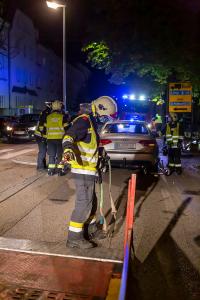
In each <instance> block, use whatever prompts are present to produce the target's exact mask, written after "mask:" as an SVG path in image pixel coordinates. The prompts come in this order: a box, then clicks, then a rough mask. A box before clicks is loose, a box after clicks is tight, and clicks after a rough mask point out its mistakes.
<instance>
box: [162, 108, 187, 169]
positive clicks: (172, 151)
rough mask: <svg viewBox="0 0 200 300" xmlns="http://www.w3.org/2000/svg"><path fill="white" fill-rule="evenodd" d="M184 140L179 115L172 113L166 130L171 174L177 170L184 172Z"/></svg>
mask: <svg viewBox="0 0 200 300" xmlns="http://www.w3.org/2000/svg"><path fill="white" fill-rule="evenodd" d="M182 140H183V132H182V128H181V124H180V122H179V121H178V116H177V114H175V113H171V114H170V116H169V118H168V122H167V124H166V130H165V142H166V144H167V148H168V168H169V171H170V174H171V173H172V172H173V171H176V172H177V174H181V173H182V165H181V147H180V146H181V142H182Z"/></svg>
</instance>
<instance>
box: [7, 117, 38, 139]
mask: <svg viewBox="0 0 200 300" xmlns="http://www.w3.org/2000/svg"><path fill="white" fill-rule="evenodd" d="M38 120H39V114H25V115H22V116H20V117H19V118H18V119H17V121H15V122H12V121H10V122H6V126H5V127H4V130H3V140H4V141H8V142H15V141H25V140H27V141H30V140H34V131H35V129H36V125H37V122H38Z"/></svg>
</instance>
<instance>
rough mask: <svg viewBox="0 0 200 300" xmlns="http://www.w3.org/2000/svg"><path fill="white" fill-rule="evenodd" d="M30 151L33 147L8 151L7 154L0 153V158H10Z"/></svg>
mask: <svg viewBox="0 0 200 300" xmlns="http://www.w3.org/2000/svg"><path fill="white" fill-rule="evenodd" d="M32 151H34V149H26V150H20V151H17V152H14V153H8V154H4V155H1V156H0V159H10V158H12V157H16V156H18V155H21V154H25V153H28V152H32Z"/></svg>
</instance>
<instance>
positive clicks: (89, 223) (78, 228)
mask: <svg viewBox="0 0 200 300" xmlns="http://www.w3.org/2000/svg"><path fill="white" fill-rule="evenodd" d="M97 100H98V99H97ZM111 100H112V99H111ZM112 101H113V100H112ZM110 106H113V110H116V104H115V106H114V101H113V103H112V102H109V101H108V100H106V101H105V99H104V100H103V99H102V101H100V100H98V101H97V102H96V101H93V102H92V103H91V104H90V103H84V104H82V105H80V114H79V116H78V117H77V118H76V119H74V120H73V122H72V123H71V126H70V127H69V128H68V129H67V131H66V133H65V136H64V139H63V149H64V155H63V160H64V162H65V163H70V165H71V172H72V173H73V177H74V181H75V186H76V202H75V208H74V210H73V212H72V215H71V220H70V224H69V231H68V240H67V246H68V247H72V248H80V249H89V248H92V247H94V246H95V245H94V243H92V242H90V234H91V235H92V234H93V236H94V235H95V233H98V231H97V226H96V217H95V213H96V210H97V198H96V194H95V180H96V176H97V168H98V167H97V165H98V156H99V155H98V148H99V135H98V133H97V123H96V120H95V116H97V115H106V111H107V112H108V114H110ZM111 110H112V109H111ZM113 113H114V112H113ZM97 238H98V237H97Z"/></svg>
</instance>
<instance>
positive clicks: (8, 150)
mask: <svg viewBox="0 0 200 300" xmlns="http://www.w3.org/2000/svg"><path fill="white" fill-rule="evenodd" d="M13 150H14V149H3V150H0V154H1V153H5V152H10V151H13Z"/></svg>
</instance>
